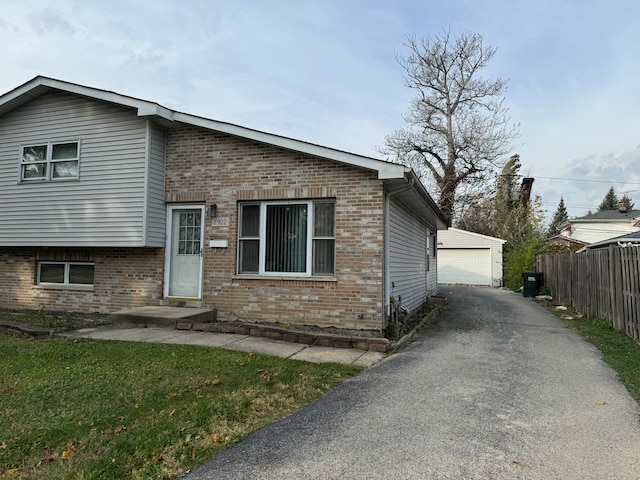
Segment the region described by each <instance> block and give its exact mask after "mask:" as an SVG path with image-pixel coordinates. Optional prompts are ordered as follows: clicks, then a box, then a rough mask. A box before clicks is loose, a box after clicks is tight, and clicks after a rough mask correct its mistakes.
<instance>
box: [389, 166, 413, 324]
mask: <svg viewBox="0 0 640 480" xmlns="http://www.w3.org/2000/svg"><path fill="white" fill-rule="evenodd" d="M413 184H414V178H413V177H411V178H410V179H409V184H408V185H403V186H402V187H399V188H397V189H396V190H393V191H392V192H387V193H386V195H385V199H384V203H385V205H384V293H383V294H384V299H383V300H384V302H385V303H384V305H386V307H387V308H386V317H385V322H386V320H387V319H388V318H389V315H391V302H390V301H389V298H391V275H390V271H389V251H390V245H389V240H390V238H391V229H390V226H389V223H390V219H391V215H390V209H391V197H392V196H394V195H397V194H399V193H404V192H407V191H409V190H411V189H412V188H413Z"/></svg>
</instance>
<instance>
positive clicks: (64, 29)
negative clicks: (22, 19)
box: [28, 9, 77, 36]
mask: <svg viewBox="0 0 640 480" xmlns="http://www.w3.org/2000/svg"><path fill="white" fill-rule="evenodd" d="M28 24H29V26H30V27H31V30H32V32H33V33H35V34H36V35H38V36H45V35H48V34H72V35H73V34H75V33H77V29H76V28H75V27H74V26H73V25H72V24H71V23H69V22H68V21H67V20H66V19H64V18H63V17H62V16H61V15H60V14H59V13H58V12H54V11H53V10H51V9H43V10H36V11H33V12H32V13H30V14H29V16H28Z"/></svg>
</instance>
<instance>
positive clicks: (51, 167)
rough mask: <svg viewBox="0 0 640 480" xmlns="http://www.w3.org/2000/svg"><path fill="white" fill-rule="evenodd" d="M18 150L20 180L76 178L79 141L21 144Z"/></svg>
mask: <svg viewBox="0 0 640 480" xmlns="http://www.w3.org/2000/svg"><path fill="white" fill-rule="evenodd" d="M20 152H21V153H20V180H21V181H34V180H40V181H50V180H62V179H68V178H78V163H79V155H80V142H67V143H51V142H50V143H45V144H41V145H29V146H23V147H21V149H20Z"/></svg>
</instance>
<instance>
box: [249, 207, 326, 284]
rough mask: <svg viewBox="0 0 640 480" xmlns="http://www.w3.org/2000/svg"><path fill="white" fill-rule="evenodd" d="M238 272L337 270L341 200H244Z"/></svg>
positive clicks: (314, 272) (298, 273)
mask: <svg viewBox="0 0 640 480" xmlns="http://www.w3.org/2000/svg"><path fill="white" fill-rule="evenodd" d="M238 236H239V246H238V273H245V274H246V273H254V274H261V275H275V274H278V275H293V276H310V275H333V274H334V270H335V269H334V263H335V202H334V201H332V200H322V201H319V200H316V201H294V202H262V203H251V204H242V205H240V223H239V235H238Z"/></svg>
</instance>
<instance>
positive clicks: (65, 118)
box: [0, 77, 446, 330]
mask: <svg viewBox="0 0 640 480" xmlns="http://www.w3.org/2000/svg"><path fill="white" fill-rule="evenodd" d="M444 228H446V227H445V222H444V220H443V217H442V214H441V213H440V211H439V210H438V208H437V206H436V204H435V203H434V202H433V200H432V198H431V197H430V196H429V194H428V193H427V192H426V191H425V189H424V187H423V186H422V185H421V183H420V182H419V180H418V179H417V177H416V175H415V174H414V173H413V171H411V170H409V169H407V168H406V167H404V166H401V165H397V164H392V163H389V162H385V161H381V160H376V159H373V158H369V157H363V156H359V155H354V154H351V153H347V152H343V151H338V150H335V149H331V148H327V147H323V146H319V145H314V144H309V143H306V142H301V141H298V140H294V139H290V138H285V137H281V136H278V135H273V134H268V133H264V132H259V131H255V130H251V129H248V128H244V127H240V126H237V125H232V124H228V123H223V122H219V121H215V120H210V119H206V118H201V117H197V116H193V115H188V114H185V113H181V112H177V111H172V110H169V109H167V108H165V107H162V106H161V105H159V104H156V103H153V102H149V101H145V100H140V99H136V98H132V97H128V96H124V95H120V94H117V93H114V92H110V91H105V90H99V89H95V88H90V87H86V86H82V85H77V84H72V83H68V82H64V81H60V80H55V79H51V78H46V77H36V78H34V79H33V80H31V81H29V82H27V83H25V84H23V85H21V86H19V87H17V88H16V89H14V90H12V91H10V92H8V93H6V94H4V95H2V96H0V289H1V290H2V292H3V295H2V296H0V308H24V309H33V308H36V309H45V310H52V311H74V312H99V313H110V312H113V311H115V310H118V309H122V308H131V307H137V306H147V305H179V306H200V307H207V308H212V309H213V308H215V309H216V311H217V315H218V318H219V319H220V320H243V321H256V322H280V323H290V324H300V325H303V324H304V325H316V326H321V327H337V328H348V329H363V330H379V329H382V328H384V326H385V325H386V321H387V318H388V313H389V309H390V304H391V303H392V300H391V299H392V298H394V299H396V300H397V299H398V298H399V297H401V298H402V305H403V306H404V307H405V308H407V309H408V310H409V311H413V310H416V309H418V308H420V307H421V306H422V305H423V304H424V303H425V301H426V300H427V298H428V297H429V296H430V295H433V294H435V293H436V289H437V278H436V262H435V255H436V244H437V242H436V235H437V230H439V229H444Z"/></svg>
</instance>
